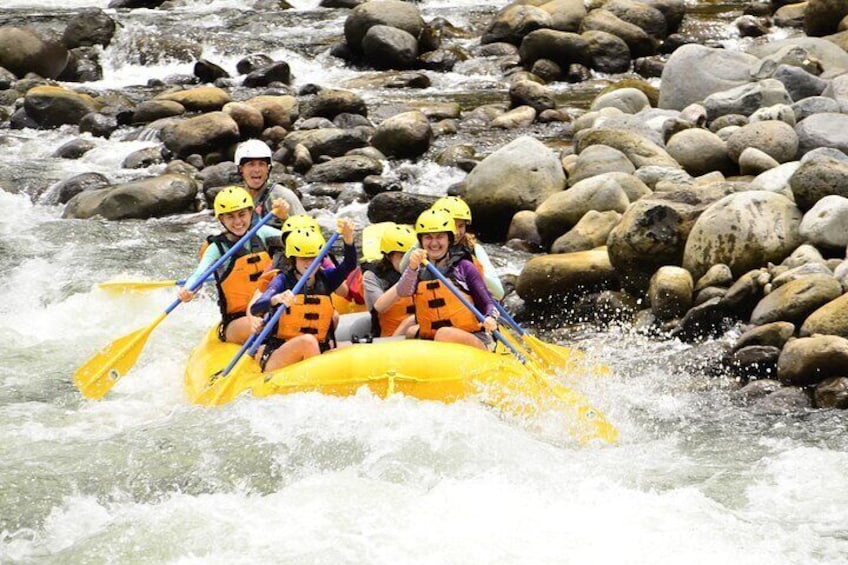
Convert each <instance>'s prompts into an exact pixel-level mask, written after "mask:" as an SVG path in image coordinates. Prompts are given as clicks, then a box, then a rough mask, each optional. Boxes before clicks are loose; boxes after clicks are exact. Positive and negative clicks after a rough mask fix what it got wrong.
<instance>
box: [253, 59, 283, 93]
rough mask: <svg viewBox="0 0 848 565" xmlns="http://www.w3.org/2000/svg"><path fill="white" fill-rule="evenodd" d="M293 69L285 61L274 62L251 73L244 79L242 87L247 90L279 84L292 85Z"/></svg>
mask: <svg viewBox="0 0 848 565" xmlns="http://www.w3.org/2000/svg"><path fill="white" fill-rule="evenodd" d="M291 79H292V76H291V67H290V66H289V64H288V63H286V62H285V61H274V62H273V63H269V64H267V65H265V66H263V67H259V68H258V69H256V70H253V71H251V72H250V73H248V74H247V76H245V77H244V81H242V86H245V87H247V88H258V87H261V86H268V85H270V84H272V83H275V82H278V83H282V84H291Z"/></svg>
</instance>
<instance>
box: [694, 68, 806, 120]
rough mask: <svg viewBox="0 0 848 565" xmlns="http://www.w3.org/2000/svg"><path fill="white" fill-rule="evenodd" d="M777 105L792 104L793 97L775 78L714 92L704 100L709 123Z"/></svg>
mask: <svg viewBox="0 0 848 565" xmlns="http://www.w3.org/2000/svg"><path fill="white" fill-rule="evenodd" d="M775 104H792V97H790V96H789V93H788V92H787V91H786V87H785V86H783V83H782V82H780V81H779V80H775V79H773V78H769V79H765V80H761V81H759V82H746V83H744V84H741V85H739V86H735V87H733V88H729V89H727V90H721V91H718V92H714V93H712V94H710V95H709V96H707V97H706V98H704V108H706V110H707V121H709V122H712V121H714V120H716V119H717V118H719V117H721V116H727V115H729V114H741V115H743V116H750V115H751V114H753V113H754V112H755V111H756V110H758V109H760V108H764V107H768V106H774V105H775Z"/></svg>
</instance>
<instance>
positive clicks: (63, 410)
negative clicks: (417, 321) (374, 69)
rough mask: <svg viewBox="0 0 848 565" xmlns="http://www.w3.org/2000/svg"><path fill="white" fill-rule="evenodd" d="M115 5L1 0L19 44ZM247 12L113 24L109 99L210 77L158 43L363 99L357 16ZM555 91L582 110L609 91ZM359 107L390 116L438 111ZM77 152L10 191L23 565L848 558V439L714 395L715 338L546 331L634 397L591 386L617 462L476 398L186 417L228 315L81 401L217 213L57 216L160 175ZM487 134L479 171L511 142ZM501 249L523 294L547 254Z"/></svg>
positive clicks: (1, 282) (40, 163)
mask: <svg viewBox="0 0 848 565" xmlns="http://www.w3.org/2000/svg"><path fill="white" fill-rule="evenodd" d="M107 4H108V2H107V0H65V1H64V2H63V3H62V5H63V8H62V10H57V9H56V8H54V7H53V5H54V2H53V1H52V0H4V2H3V5H4V7H3V8H2V10H0V25H23V24H26V23H39V24H40V25H42V26H46V27H48V28H49V27H50V26H51V25H53V26H55V27H56V29H61V25H59V24H58V23H55V24H54V23H53V22H59V21H61V20H62V19H63V18H66V17H67V15H68V13H69V11H71V10H76V9H79V8H84V7H99V8H104V9H105V8H106V6H107ZM245 4H246V3H245V2H242V1H240V0H208V1H207V0H186V1H182V2H179V3H178V4H177V6H176V7H175V8H173V9H171V10H168V11H162V10H136V11H134V12H131V13H128V12H121V13H117V14H116V13H115V12H114V11H109V13H110V15H112V16H113V17H114V18H116V19H117V20H118V21H120V22H121V26H120V28H119V31H118V33H117V34H116V37H115V39H114V40H113V45H111V46H110V47H109V48H107V49H105V51H104V53H103V56H102V63H103V67H104V79H103V80H102V81H98V82H97V83H91V84H90V85H89V86H92V87H94V88H98V89H106V88H132V87H135V86H136V85H143V84H145V83H146V82H147V80H148V79H150V78H165V77H167V76H168V75H170V74H174V73H190V72H191V64H190V63H177V62H168V61H165V62H161V63H158V64H155V65H148V66H141V65H139V64H138V63H137V62H134V61H133V60H132V57H128V56H127V53H128V50H127V45H129V44H131V42H132V41H133V37H134V35H138V34H156V33H163V34H171V35H173V34H185V35H186V36H191V37H194V38H198V37H202V38H203V45H204V57H206V58H208V59H210V60H212V61H213V62H216V63H218V64H220V65H221V66H223V67H224V68H225V69H227V70H229V71H230V72H234V67H235V62H236V61H238V60H239V59H240V58H241V57H243V56H244V55H246V54H248V53H251V52H258V51H264V52H266V53H268V54H269V55H271V56H272V57H273V58H275V59H283V60H287V61H289V62H290V64H291V66H292V70H293V73H294V75H295V77H296V79H295V85H298V84H305V83H308V82H315V83H318V84H322V85H324V86H341V85H343V83H344V82H345V81H347V80H350V79H352V78H356V77H358V76H362V75H365V74H367V72H365V71H361V70H360V71H357V70H353V69H347V68H345V67H344V66H343V65H342V64H341V63H340V62H339V61H337V60H335V59H333V58H332V57H330V56H329V55H328V54H327V47H328V46H329V45H330V44H331V43H332V42H333V41H334V40H335V39H337V38H338V36H339V35H340V34H341V29H342V25H343V21H344V11H339V10H334V11H328V10H323V9H318V8H316V5H317V1H315V0H294V1H293V2H292V4H293V5H294V6H295V9H294V10H293V11H285V12H283V11H280V12H272V13H257V12H254V11H251V10H250V9H249V6H245ZM247 4H249V2H248V3H247ZM503 4H504V3H503V2H479V1H472V0H459V1H438V0H425V1H424V2H421V4H420V7H421V9H422V11H423V13H424V17H425V19H426V20H428V21H429V20H430V19H432V18H433V17H435V16H437V15H438V16H443V17H445V18H447V19H448V20H449V21H451V23H453V24H454V25H456V26H459V27H465V28H474V29H479V28H480V27H481V26H482V25H485V21H487V19H488V18H489V17H490V16H491V15H492V14H494V12H495V11H496V10H497V9H498V8H500V7H501V6H502V5H503ZM691 10H692V13H693V14H695V16H694V17H692V18H691V22H690V23H689V24H687V25H692V26H700V27H699V29H702V30H703V33H704V34H705V35H710V36H711V37H713V38H718V39H719V40H721V41H726V42H729V43H731V44H732V42H733V41H735V38H734V36H733V32H732V31H730V30H729V29H728V22H729V21H730V20H731V19H732V18H733V17H736V16H738V15H739V14H740V13H741V8H740V6H734V5H727V4H722V5H716V4H699V5H694V4H693V5H692V6H691ZM687 19H690V18H687ZM690 31H691V30H690ZM471 41H472V40H469V42H471ZM430 75H431V78H432V80H433V86H432V87H431V88H430V89H427V90H426V91H424V95H426V96H427V97H429V98H432V99H443V100H454V99H457V100H469V99H472V98H475V97H483V98H485V97H489V98H491V97H495V98H497V97H500V96H504V95H505V94H504V93H505V92H506V86H505V84H504V83H503V82H502V81H503V79H502V77H501V73H500V71H499V69H498V68H497V67H496V66H493V65H491V64H488V63H487V62H486V61H485V60H479V59H476V60H474V59H473V60H472V61H469V62H467V63H463V64H461V65H459V66H458V67H457V69H456V70H455V71H454V72H452V73H446V74H438V73H431V74H430ZM559 88H561V89H562V92H563V95H564V96H573V97H574V99H575V100H579V99H581V97H582V96H584V94H583V93H582V91H581V89H584V88H587V87H581V88H578V89H574V90H573V91H569V90H568V88H569V87H567V86H566V85H564V84H563V85H561V86H560V87H559ZM589 88H591V86H590V87H589ZM360 93H361V94H362V95H363V96H364V97H366V100H367V101H368V103H369V107H372V106H373V107H374V108H375V109H376V115H378V116H379V115H380V110H381V109H386V111H388V109H390V108H391V106H392V104H393V103H395V102H397V101H402V100H404V99H405V98H406V99H408V98H411V97H414V96H422V94H421V92H420V91H419V92H412V93H410V91H391V92H390V91H379V90H371V91H362V92H360ZM465 135H468V134H465ZM489 135H491V134H489ZM540 135H542V136H543V137H544V135H545V132H544V131H542V132H540ZM74 137H76V133H75V131H73V129H72V128H67V127H65V128H60V129H57V130H50V131H34V130H15V131H11V130H7V129H2V130H0V147H2V151H0V185H5V186H9V187H15V193H9V192H4V191H2V190H0V437H1V438H2V441H0V563H180V564H187V563H297V564H309V563H316V564H317V563H328V564H329V563H332V564H338V563H386V564H389V563H392V564H393V563H433V564H445V563H456V564H465V563H746V564H759V563H762V564H769V565H771V564H775V563H804V564H806V563H846V562H848V557H846V556H848V527H846V523H848V489H846V488H845V484H846V480H848V436H846V434H845V429H846V417H845V416H844V415H843V413H841V412H838V411H808V412H804V413H797V414H790V415H773V414H767V413H759V412H756V411H753V410H752V409H751V408H748V407H745V406H744V404H743V403H742V402H740V400H739V399H738V397H737V395H736V394H735V391H736V390H737V388H738V386H737V384H736V383H734V382H732V381H731V380H729V379H726V378H721V377H714V376H707V375H706V374H705V373H706V371H705V370H704V369H703V365H704V363H702V362H701V361H704V360H705V359H706V358H707V357H708V356H709V352H710V351H711V347H710V346H711V345H715V344H710V343H707V344H705V345H701V346H697V347H695V346H691V345H687V344H683V343H680V342H678V341H673V340H672V341H663V340H657V339H655V338H654V339H649V338H646V337H644V336H641V335H639V334H638V333H636V332H634V331H632V330H630V329H628V328H626V327H619V326H610V327H607V328H602V329H598V328H585V327H573V326H566V325H565V323H564V322H563V321H558V320H553V322H550V321H549V322H548V323H546V325H545V330H544V331H545V333H544V334H543V335H544V336H545V337H546V339H550V340H559V341H562V342H564V343H565V344H567V345H573V346H576V347H579V348H581V349H582V350H584V351H586V352H587V353H588V354H590V355H591V356H593V357H594V358H595V359H596V360H597V361H599V362H603V363H606V364H608V365H609V366H610V367H611V368H612V373H613V376H610V377H604V378H593V379H588V380H583V381H577V382H573V381H569V384H572V385H574V386H575V387H576V388H578V389H579V390H580V391H581V392H583V393H584V394H585V395H586V396H587V397H588V398H589V399H591V401H592V402H593V403H594V404H595V405H596V406H597V407H598V408H599V409H600V410H602V411H603V412H604V413H605V414H606V415H607V417H608V418H609V420H610V421H612V422H613V423H615V424H616V425H617V426H618V427H619V430H620V436H621V439H620V443H619V445H617V446H614V447H604V446H589V447H587V448H579V447H577V446H575V445H573V443H572V442H570V441H569V440H568V438H566V437H564V436H563V426H562V422H558V421H557V419H556V417H550V418H543V419H541V420H538V421H515V420H514V419H510V418H506V417H502V416H499V415H498V414H496V413H495V412H493V411H491V410H489V409H487V408H485V407H483V406H481V405H479V404H477V403H475V402H470V401H469V402H458V403H455V404H451V405H445V404H441V403H434V402H421V401H417V400H415V399H412V398H406V397H401V396H395V397H392V398H390V399H388V400H385V401H384V400H380V399H378V398H376V397H374V396H372V395H371V394H369V393H367V392H364V391H361V392H360V393H359V394H357V395H356V396H354V397H350V398H333V397H326V396H322V395H318V394H298V395H292V396H280V397H271V398H267V399H263V400H257V399H254V398H251V397H249V396H247V397H242V398H239V399H238V400H237V401H235V402H233V403H232V404H230V405H227V406H223V407H221V408H216V409H206V408H202V407H198V406H194V405H190V404H189V403H188V402H187V400H186V397H185V393H184V391H183V385H182V373H183V368H184V365H185V361H186V358H187V356H188V354H189V352H190V350H191V348H192V347H193V346H194V345H195V344H196V343H197V342H198V341H199V340H200V338H201V336H202V335H203V334H204V332H205V331H206V330H207V328H208V327H209V326H210V325H211V324H212V323H214V321H215V319H216V316H217V307H216V305H215V302H214V297H213V296H212V294H206V295H203V296H202V297H201V298H200V299H199V300H195V301H194V302H192V303H190V304H187V305H184V306H182V307H180V308H178V309H177V310H176V311H175V312H174V313H173V314H172V315H170V316H169V317H168V318H167V319H166V320H165V321H164V322H163V323H162V324H161V325H160V327H159V328H158V329H157V330H156V331H155V332H154V333H153V335H152V336H151V338H150V340H149V341H148V343H147V345H146V347H145V349H144V353H143V354H142V356H141V358H140V359H139V361H138V363H137V364H136V365H135V368H134V369H133V370H132V371H131V372H130V373H129V374H128V375H126V376H125V377H124V378H123V379H122V380H120V381H119V383H118V384H117V385H116V386H115V388H114V389H113V390H112V391H111V392H110V393H109V395H108V396H107V397H106V399H104V400H103V401H100V402H94V401H87V400H85V399H83V398H82V397H81V396H80V394H79V392H78V391H77V390H76V388H75V387H74V385H73V383H72V381H71V378H72V374H73V372H74V370H75V369H76V368H77V367H79V366H80V365H81V364H82V363H84V362H85V361H86V360H87V359H88V358H89V357H90V356H91V355H92V354H93V353H94V352H95V351H96V350H97V349H98V348H99V347H102V346H104V345H106V344H108V343H110V342H111V341H113V340H115V339H117V338H118V337H120V336H122V335H124V334H126V333H128V332H130V331H132V330H135V329H139V328H142V327H144V326H146V325H147V324H149V323H150V322H152V321H153V319H154V318H155V316H156V315H157V314H158V313H159V312H160V311H161V310H163V309H164V308H165V307H166V306H167V305H168V304H169V303H170V302H171V301H172V300H173V290H157V291H154V292H148V293H143V294H121V295H113V294H110V293H108V292H106V291H104V290H101V289H98V288H97V286H96V285H97V283H98V282H102V281H104V280H108V279H110V278H119V277H120V278H129V277H138V278H144V279H149V280H157V279H176V278H180V277H181V276H183V275H185V274H187V273H188V272H190V271H191V270H192V268H193V266H194V263H195V261H196V249H197V243H198V241H200V240H201V239H202V237H204V236H205V235H206V234H207V233H210V232H211V231H212V230H213V229H214V225H213V223H212V222H211V221H210V219H209V217H208V215H207V214H206V213H197V214H188V215H182V216H175V217H167V218H162V219H157V220H147V221H122V222H106V221H100V220H85V221H81V220H64V219H61V208H60V207H57V206H55V205H52V204H51V203H50V202H51V200H50V187H51V186H52V185H53V184H55V183H56V182H58V181H60V180H63V179H66V178H68V177H70V176H72V175H75V174H78V173H82V172H89V171H94V172H100V173H103V174H105V175H106V176H108V177H109V178H110V180H112V181H113V182H117V181H121V180H129V179H130V178H134V177H136V176H138V175H139V174H140V172H139V171H129V170H125V169H121V163H122V161H123V159H124V157H125V156H126V155H128V154H129V153H131V152H132V151H135V150H137V149H140V148H143V147H147V146H152V145H154V144H155V143H154V142H152V141H125V140H122V139H121V135H120V131H119V132H118V134H116V135H113V136H112V138H110V139H109V140H104V139H101V138H95V139H93V141H94V142H95V143H96V144H97V147H96V148H95V149H94V150H92V151H90V152H89V153H87V154H86V155H85V156H84V157H83V158H82V159H80V160H75V161H74V160H61V159H56V158H52V157H50V155H51V154H52V153H53V151H55V149H56V148H58V147H59V146H61V145H62V144H63V143H65V142H67V141H69V140H70V139H73V138H74ZM469 139H471V140H472V141H473V142H474V143H475V146H476V147H478V148H479V149H483V150H485V149H487V148H491V147H493V146H498V145H500V144H502V143H503V142H504V139H498V138H487V137H485V136H483V137H481V138H479V139H478V138H473V137H471V138H469ZM395 166H397V167H403V168H405V169H406V171H405V176H404V178H405V179H406V181H405V182H406V183H407V185H406V186H405V188H406V189H407V190H414V191H419V192H425V193H429V194H442V193H443V192H444V189H445V187H446V186H449V185H450V184H453V183H455V182H457V181H459V180H461V179H462V177H463V174H462V173H461V172H458V171H457V170H454V169H446V168H442V167H439V166H437V165H435V164H433V163H431V162H429V161H422V162H419V163H416V164H408V163H407V164H402V165H395ZM161 168H162V166H161V165H158V166H153V167H150V170H149V171H147V172H149V173H151V174H153V173H156V172H158V171H161ZM144 172H145V171H141V173H144ZM365 210H366V208H365V205H364V204H351V205H348V206H345V207H342V208H341V209H339V210H338V211H336V212H334V213H331V212H329V211H321V212H320V213H319V214H318V215H319V218H320V220H321V222H322V223H323V224H325V226H327V227H329V226H330V225H331V224H332V219H333V215H334V214H343V215H347V216H351V217H353V218H354V219H355V220H356V221H357V222H359V223H360V225H362V224H363V223H365V222H366V221H367V220H366V217H365ZM487 249H488V250H489V252H490V254H491V255H492V256H493V260H494V262H495V264H496V266H497V267H498V269H499V272H500V273H501V274H510V273H517V272H518V271H519V270H520V268H521V265H522V264H523V262H524V261H525V260H526V259H527V257H529V256H528V255H524V254H520V253H517V252H514V251H510V250H507V249H506V248H503V247H500V246H498V245H488V246H487ZM551 328H553V329H551ZM731 337H732V336H728V337H726V338H725V339H728V340H729V339H731Z"/></svg>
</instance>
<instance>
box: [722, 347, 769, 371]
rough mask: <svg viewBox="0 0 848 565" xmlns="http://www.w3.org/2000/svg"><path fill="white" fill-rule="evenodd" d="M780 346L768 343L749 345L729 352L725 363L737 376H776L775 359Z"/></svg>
mask: <svg viewBox="0 0 848 565" xmlns="http://www.w3.org/2000/svg"><path fill="white" fill-rule="evenodd" d="M779 356H780V348H778V347H773V346H769V345H751V346H747V347H742V348H739V349H737V350H735V351H734V352H733V353H731V354H730V355H729V356H728V357H727V359H726V361H725V363H726V364H727V366H728V367H729V368H730V371H731V372H732V373H733V374H734V375H736V376H737V377H742V378H745V379H771V378H774V377H775V376H777V359H778V357H779Z"/></svg>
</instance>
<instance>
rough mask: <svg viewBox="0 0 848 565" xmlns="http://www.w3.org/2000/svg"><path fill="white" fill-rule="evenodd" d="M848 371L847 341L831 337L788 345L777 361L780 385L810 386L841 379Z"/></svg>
mask: <svg viewBox="0 0 848 565" xmlns="http://www.w3.org/2000/svg"><path fill="white" fill-rule="evenodd" d="M845 367H848V339H845V338H843V337H838V336H832V335H820V336H813V337H802V338H798V339H794V340H791V341H789V343H787V344H786V346H785V347H784V348H783V351H781V353H780V358H779V359H778V361H777V377H778V379H779V380H780V382H782V383H786V384H791V385H795V386H810V385H814V384H817V383H820V382H822V381H824V380H826V379H829V378H832V377H841V376H842V375H843V374H844V372H845Z"/></svg>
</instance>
